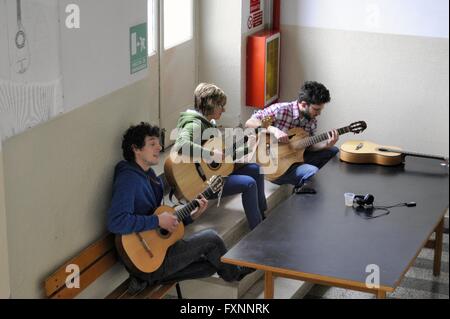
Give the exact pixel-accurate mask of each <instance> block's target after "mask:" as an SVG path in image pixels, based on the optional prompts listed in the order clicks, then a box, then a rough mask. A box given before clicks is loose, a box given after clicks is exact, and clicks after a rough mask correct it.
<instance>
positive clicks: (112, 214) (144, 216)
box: [107, 123, 253, 290]
mask: <svg viewBox="0 0 450 319" xmlns="http://www.w3.org/2000/svg"><path fill="white" fill-rule="evenodd" d="M159 137H160V130H159V128H158V127H156V126H151V125H150V124H148V123H140V124H139V125H136V126H131V127H130V128H129V129H128V130H127V131H126V132H125V134H124V135H123V140H122V151H123V157H124V159H125V160H124V161H121V162H119V163H118V164H117V165H116V168H115V173H114V184H113V195H112V200H111V206H110V208H109V211H108V220H107V224H108V230H109V231H110V232H112V233H114V234H121V235H126V234H131V233H138V232H143V231H147V230H153V229H157V228H158V227H160V228H162V229H165V230H167V231H168V232H170V233H172V232H174V231H175V230H176V229H177V227H178V224H179V221H178V219H177V218H176V217H175V216H174V215H173V214H170V213H168V212H165V213H162V214H160V215H155V214H154V212H155V210H156V209H157V208H158V207H159V206H160V205H161V202H162V199H163V182H162V180H161V179H160V178H159V177H157V176H156V174H155V172H154V171H153V169H152V166H154V165H157V164H158V163H159V155H160V151H161V145H160V143H159ZM198 203H199V206H200V207H199V208H198V209H197V210H196V211H194V212H192V214H191V216H188V218H186V219H185V220H184V221H183V223H184V224H185V225H188V224H190V223H192V222H193V221H194V220H196V219H197V218H198V217H199V216H200V215H201V214H203V212H204V211H205V210H206V208H207V206H208V201H207V200H206V199H205V198H204V197H201V198H199V199H198ZM226 252H227V249H226V247H225V243H224V242H223V240H222V238H220V237H219V235H218V234H217V233H216V232H215V231H213V230H210V229H207V230H203V231H199V232H197V233H194V234H192V235H190V236H188V237H185V238H183V239H182V240H179V241H178V242H176V243H175V244H174V245H172V246H171V247H170V248H169V249H168V251H167V254H166V256H165V259H164V261H163V264H162V265H161V267H160V268H159V269H157V270H156V271H154V272H152V273H141V272H135V271H133V270H131V269H127V270H128V271H129V272H130V274H131V286H130V290H135V289H137V288H139V287H140V288H141V289H142V285H146V284H151V285H152V284H157V283H164V282H178V281H181V280H186V279H195V278H203V277H209V276H211V275H213V274H214V273H216V272H217V273H218V275H219V276H220V277H221V278H223V279H224V280H225V281H235V280H241V279H242V278H243V277H244V276H245V275H246V274H248V273H250V272H252V271H253V270H252V269H249V268H243V267H238V266H233V265H229V264H224V263H222V262H221V261H220V258H221V256H223V255H224V254H225V253H226ZM136 287H137V288H136Z"/></svg>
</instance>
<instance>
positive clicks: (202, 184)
mask: <svg viewBox="0 0 450 319" xmlns="http://www.w3.org/2000/svg"><path fill="white" fill-rule="evenodd" d="M203 147H204V148H206V149H208V150H211V151H212V150H215V149H217V150H221V151H222V150H223V142H222V140H221V139H219V138H214V139H211V140H209V141H207V142H206V143H205V144H204V145H203ZM233 171H234V163H233V158H232V157H231V156H228V157H226V159H225V161H224V163H210V164H208V163H206V162H204V161H200V162H196V163H194V162H193V161H192V159H191V158H189V157H186V156H181V155H178V154H174V153H172V154H171V155H170V156H169V157H168V158H167V159H166V161H165V162H164V174H165V176H166V179H167V181H168V182H169V184H170V185H171V186H173V187H174V188H175V196H176V197H177V198H178V199H182V198H184V199H186V200H189V201H190V200H193V199H195V198H196V196H197V195H198V194H199V193H200V192H201V191H202V190H203V189H205V188H206V187H208V184H207V181H208V180H209V179H210V178H211V177H213V176H219V175H220V176H228V175H230V174H231V173H233Z"/></svg>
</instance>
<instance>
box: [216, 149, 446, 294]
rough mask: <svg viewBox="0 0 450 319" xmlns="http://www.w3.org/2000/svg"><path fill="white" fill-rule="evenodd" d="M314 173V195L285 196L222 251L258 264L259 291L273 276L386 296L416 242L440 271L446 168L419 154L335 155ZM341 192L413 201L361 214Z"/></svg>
mask: <svg viewBox="0 0 450 319" xmlns="http://www.w3.org/2000/svg"><path fill="white" fill-rule="evenodd" d="M313 180H314V181H313V186H314V188H315V189H316V190H317V192H318V193H317V194H315V195H292V196H291V197H290V198H288V199H287V200H286V201H284V202H283V203H282V204H280V205H279V206H278V207H277V208H275V209H274V211H273V212H272V213H271V214H270V216H269V217H268V218H267V219H266V220H265V221H264V222H263V223H262V224H260V225H259V226H258V227H257V228H256V229H254V230H253V231H252V232H251V233H250V234H248V235H247V236H246V237H244V238H243V239H242V240H241V241H240V242H239V243H238V244H237V245H236V246H234V247H233V248H232V249H231V250H230V251H228V253H227V254H226V255H224V256H223V257H222V261H223V262H226V263H230V264H235V265H241V266H247V267H253V268H256V269H260V270H263V271H265V297H266V298H273V295H274V285H273V280H274V276H279V277H285V278H294V279H299V280H303V281H309V282H313V283H319V284H325V285H330V286H337V287H342V288H346V289H353V290H358V291H364V292H371V293H374V294H376V295H377V297H378V298H385V297H386V292H392V291H394V290H395V288H396V287H397V286H398V285H399V283H400V281H401V280H402V278H403V276H404V274H405V273H406V272H407V270H408V269H409V267H410V266H411V265H412V263H413V262H414V260H415V259H416V257H417V255H418V254H419V252H420V251H421V249H422V248H423V247H428V248H433V249H434V251H435V254H434V274H435V275H436V276H437V275H439V273H440V265H441V256H442V237H443V235H442V234H443V228H444V215H445V212H446V210H447V209H448V202H449V190H448V167H443V166H441V165H440V163H439V162H438V161H436V160H429V159H421V158H407V159H406V163H405V165H404V166H397V167H382V166H377V165H354V164H347V163H343V162H340V161H339V159H337V158H335V159H333V160H332V161H330V162H329V163H328V164H327V165H326V166H325V167H324V168H323V169H322V170H320V172H319V173H318V175H317V176H315V177H314V179H313ZM345 192H353V193H357V194H367V193H370V194H373V195H374V196H375V205H380V206H381V205H388V204H396V203H400V202H411V201H414V202H416V203H417V206H416V207H411V208H409V207H400V208H392V209H390V211H391V213H390V214H389V215H386V216H382V217H379V218H375V219H366V218H365V217H367V216H366V214H365V213H357V212H356V211H355V210H354V209H353V208H352V207H346V206H345V205H344V193H345ZM378 213H381V212H374V214H375V215H376V214H378ZM433 233H436V235H435V239H433V240H431V239H430V238H431V236H432V234H433ZM377 274H379V276H377ZM374 276H377V277H374Z"/></svg>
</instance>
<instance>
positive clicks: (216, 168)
mask: <svg viewBox="0 0 450 319" xmlns="http://www.w3.org/2000/svg"><path fill="white" fill-rule="evenodd" d="M221 165H222V164H220V163H216V162H212V163H211V164H209V165H208V167H209V168H210V169H211V170H213V171H215V170H218V169H219V168H220V166H221Z"/></svg>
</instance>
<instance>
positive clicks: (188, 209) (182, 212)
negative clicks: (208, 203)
mask: <svg viewBox="0 0 450 319" xmlns="http://www.w3.org/2000/svg"><path fill="white" fill-rule="evenodd" d="M201 195H203V196H204V197H205V198H206V199H210V198H211V197H212V195H214V192H213V191H212V189H211V188H210V187H208V188H207V189H206V190H205V191H204V192H203V193H201ZM197 207H199V204H198V202H197V200H195V199H194V200H193V201H191V202H189V203H187V204H186V205H184V206H183V207H181V208H180V209H178V210H177V211H176V212H175V215H176V216H177V218H178V221H180V222H181V221H183V220H185V219H186V218H187V217H189V216H190V215H191V213H192V212H193V211H194V210H195V209H196V208H197Z"/></svg>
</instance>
